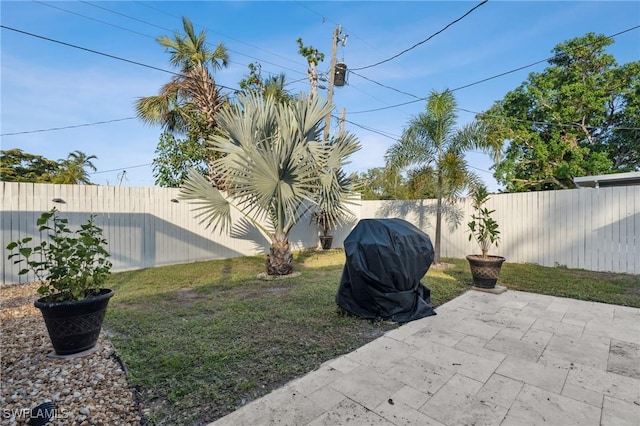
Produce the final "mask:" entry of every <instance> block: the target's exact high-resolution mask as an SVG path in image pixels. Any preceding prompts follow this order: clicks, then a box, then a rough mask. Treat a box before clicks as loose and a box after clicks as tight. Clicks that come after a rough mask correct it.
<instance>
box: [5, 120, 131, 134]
mask: <svg viewBox="0 0 640 426" xmlns="http://www.w3.org/2000/svg"><path fill="white" fill-rule="evenodd" d="M136 118H137V117H125V118H116V119H113V120H105V121H96V122H94V123H85V124H76V125H73V126H64V127H52V128H50V129H38V130H26V131H24V132H13V133H3V134H0V136H15V135H27V134H30V133H42V132H53V131H55V130H67V129H76V128H78V127H89V126H97V125H99V124H109V123H116V122H118V121H127V120H135V119H136Z"/></svg>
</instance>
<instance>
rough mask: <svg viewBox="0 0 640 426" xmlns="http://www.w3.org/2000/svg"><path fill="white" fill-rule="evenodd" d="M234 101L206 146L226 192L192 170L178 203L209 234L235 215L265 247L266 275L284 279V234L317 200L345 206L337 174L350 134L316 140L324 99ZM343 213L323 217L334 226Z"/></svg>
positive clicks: (287, 267)
mask: <svg viewBox="0 0 640 426" xmlns="http://www.w3.org/2000/svg"><path fill="white" fill-rule="evenodd" d="M238 101H239V105H234V106H231V107H229V108H225V109H223V110H221V111H220V112H219V113H218V115H217V119H218V122H219V124H220V129H221V134H217V135H215V136H214V137H213V138H212V140H211V143H212V149H213V150H215V151H217V152H219V153H222V154H224V155H221V156H219V157H218V158H217V159H216V160H215V161H214V166H215V167H216V170H219V171H220V178H221V181H222V182H223V183H224V185H225V188H227V191H226V194H224V195H223V193H222V192H220V190H218V189H217V188H215V187H213V186H212V185H211V184H210V183H209V182H208V181H207V180H206V179H205V178H203V177H202V176H200V175H199V174H198V173H196V172H193V171H191V172H189V175H188V177H187V179H186V181H185V183H184V184H183V186H182V189H181V197H182V198H183V199H186V200H189V201H191V202H193V203H195V204H196V205H198V207H196V210H197V211H199V213H198V217H200V218H202V220H203V221H204V222H205V223H208V224H209V225H211V226H213V228H214V229H220V230H227V231H229V230H230V227H231V211H232V210H235V211H238V212H239V213H240V214H241V215H242V217H243V218H245V219H246V220H248V221H249V222H251V223H253V224H254V225H255V226H256V228H258V229H259V230H260V231H261V232H262V233H264V235H265V236H267V237H268V238H269V239H270V241H271V248H270V252H269V255H268V257H267V265H266V272H267V274H269V275H286V274H289V273H291V271H292V270H293V266H292V255H291V249H290V245H289V239H288V237H289V233H290V231H291V230H292V229H293V227H294V226H295V225H296V224H297V223H298V222H299V221H300V219H301V218H302V217H303V215H304V214H305V213H306V212H308V211H309V210H310V209H312V208H314V207H315V206H318V205H320V203H321V199H320V197H321V196H327V195H329V196H330V197H331V199H336V198H339V199H341V200H343V201H345V202H346V201H348V200H349V198H350V197H351V195H352V194H353V190H352V186H351V184H352V182H351V180H350V179H348V178H344V175H342V174H341V173H340V170H341V169H342V167H343V165H344V164H345V162H346V160H347V158H348V157H349V156H350V155H351V154H352V153H354V152H355V151H357V150H358V149H359V147H360V145H359V143H358V142H357V140H356V138H355V137H354V136H353V135H351V134H349V133H340V134H339V135H338V136H337V137H335V138H334V139H332V140H331V141H323V140H322V138H321V135H320V128H321V126H320V123H321V121H322V120H323V118H324V117H325V116H326V114H327V113H328V112H329V111H330V109H331V107H330V105H329V104H328V103H327V102H326V101H319V100H317V99H315V100H313V101H310V100H309V99H308V98H307V97H306V96H304V95H301V96H299V97H298V98H296V99H295V100H294V101H293V102H291V103H278V102H276V101H275V99H274V98H273V97H266V98H265V97H262V96H258V95H256V94H249V95H239V96H238ZM327 193H328V194H327ZM333 205H334V206H335V204H333ZM343 209H344V204H343V203H340V204H339V205H338V206H337V209H336V210H335V211H332V212H328V213H329V214H331V215H333V217H334V219H335V220H339V217H340V215H341V214H342V210H343Z"/></svg>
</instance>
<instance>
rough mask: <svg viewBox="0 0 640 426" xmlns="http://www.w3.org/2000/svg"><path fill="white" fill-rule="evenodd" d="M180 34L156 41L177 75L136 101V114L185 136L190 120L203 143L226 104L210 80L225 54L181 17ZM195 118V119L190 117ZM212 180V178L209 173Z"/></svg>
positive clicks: (224, 63)
mask: <svg viewBox="0 0 640 426" xmlns="http://www.w3.org/2000/svg"><path fill="white" fill-rule="evenodd" d="M182 24H183V28H184V35H182V34H180V33H177V32H176V33H175V34H174V35H173V37H169V36H167V35H162V36H160V37H158V39H157V40H156V41H157V42H158V43H159V44H160V45H162V46H163V47H164V48H165V49H166V50H167V51H168V52H169V54H170V55H171V59H170V63H171V65H172V66H174V67H176V68H178V69H179V70H180V73H179V74H178V75H176V76H174V77H173V78H172V79H171V81H169V82H168V83H166V84H165V85H164V86H162V88H161V89H160V93H159V94H158V95H155V96H147V97H143V98H139V99H138V100H137V101H136V105H135V107H136V113H137V115H138V118H140V119H141V120H142V121H144V122H146V123H148V124H152V125H161V126H163V127H164V128H165V130H166V131H169V132H171V133H181V134H187V133H188V132H189V130H191V131H192V132H193V129H192V127H194V126H197V125H196V124H194V121H198V122H200V123H204V125H203V126H202V125H200V126H197V127H198V131H197V133H199V138H200V139H201V140H203V141H204V140H205V139H207V138H208V136H210V135H211V134H212V133H213V132H214V131H215V128H216V126H217V123H216V120H215V115H216V113H217V111H218V110H219V109H220V108H221V107H222V105H224V104H225V103H226V100H225V98H224V97H223V96H222V95H221V94H220V91H219V88H218V86H217V85H216V84H215V81H214V79H213V77H212V71H218V70H220V69H222V68H223V67H226V66H227V65H228V63H229V54H228V52H227V49H226V48H225V47H224V45H223V44H222V43H219V44H218V45H217V46H216V48H215V49H214V50H211V49H210V48H209V47H208V46H207V43H206V33H205V32H204V31H202V32H200V33H199V34H196V33H195V31H194V29H193V24H192V23H191V21H189V19H188V18H186V17H183V18H182ZM194 117H197V120H196V119H195V118H194ZM210 172H211V174H212V177H213V175H214V173H213V171H211V170H210Z"/></svg>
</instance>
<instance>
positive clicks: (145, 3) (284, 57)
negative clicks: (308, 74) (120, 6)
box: [134, 1, 306, 74]
mask: <svg viewBox="0 0 640 426" xmlns="http://www.w3.org/2000/svg"><path fill="white" fill-rule="evenodd" d="M134 3H137V4H139V5H141V6H144V7H147V8H149V9H152V10H155V11H156V12H160V13H162V14H164V15H167V16H171V17H172V18H178V19H182V17H180V16H177V15H174V14H172V13H169V12H167V11H164V10H162V9H159V8H157V7H154V6H151V5H150V4H148V2H140V1H135V2H134ZM201 27H202V28H204V29H205V30H207V31H209V32H212V33H215V34H219V35H221V36H223V37H226V38H228V39H229V40H233V41H235V42H237V43H240V44H244V45H245V46H249V47H251V48H253V49H258V50H261V51H263V52H265V53H268V54H270V55H273V56H277V57H279V58H282V59H284V60H286V61H289V62H292V63H294V64H296V65H298V66H300V67H305V68H306V65H303V64H301V63H300V62H298V61H296V60H294V59H291V58H287V57H286V56H283V55H280V54H279V53H276V52H271V51H269V50H267V49H264V48H262V47H259V46H255V45H253V44H250V43H247V42H245V41H242V40H238V39H236V38H234V37H231V36H229V35H226V34H224V33H221V32H219V31H215V30H212V29H210V28H207V27H205V26H202V25H201ZM229 51H230V52H234V53H237V54H239V55H242V56H246V57H248V58H251V59H255V60H256V61H259V62H261V63H265V64H269V65H274V66H277V67H281V68H282V69H285V70H287V71H292V72H295V73H298V74H305V72H303V71H300V70H298V69H291V68H287V67H285V66H282V65H280V64H274V63H272V62H269V61H265V60H263V59H259V58H254V57H252V56H249V55H246V54H244V53H240V52H237V51H232V50H229Z"/></svg>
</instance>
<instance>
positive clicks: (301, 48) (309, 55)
mask: <svg viewBox="0 0 640 426" xmlns="http://www.w3.org/2000/svg"><path fill="white" fill-rule="evenodd" d="M296 43H298V53H299V54H300V55H301V56H302V57H304V58H305V59H306V60H307V64H309V68H307V76H308V77H309V84H310V85H311V92H310V93H309V99H311V100H314V99H316V98H317V97H318V64H319V63H320V62H322V61H324V53H322V52H320V51H319V50H318V49H316V48H315V47H313V46H305V45H304V44H303V43H302V38H299V39H298V40H296Z"/></svg>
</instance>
